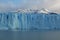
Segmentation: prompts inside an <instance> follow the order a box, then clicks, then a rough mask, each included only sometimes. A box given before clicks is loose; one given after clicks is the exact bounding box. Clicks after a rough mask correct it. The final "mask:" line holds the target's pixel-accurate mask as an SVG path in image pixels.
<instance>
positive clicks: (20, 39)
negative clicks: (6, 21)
mask: <svg viewBox="0 0 60 40" xmlns="http://www.w3.org/2000/svg"><path fill="white" fill-rule="evenodd" d="M0 40H60V31H40V32H31V31H30V32H21V31H0Z"/></svg>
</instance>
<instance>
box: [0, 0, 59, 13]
mask: <svg viewBox="0 0 60 40" xmlns="http://www.w3.org/2000/svg"><path fill="white" fill-rule="evenodd" d="M17 8H23V9H27V8H31V9H41V8H46V9H49V10H53V11H54V12H59V13H60V0H0V11H1V10H14V9H17Z"/></svg>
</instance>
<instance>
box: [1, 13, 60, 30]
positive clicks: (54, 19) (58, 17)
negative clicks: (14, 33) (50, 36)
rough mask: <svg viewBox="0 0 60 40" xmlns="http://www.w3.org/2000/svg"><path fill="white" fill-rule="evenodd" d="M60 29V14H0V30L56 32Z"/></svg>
mask: <svg viewBox="0 0 60 40" xmlns="http://www.w3.org/2000/svg"><path fill="white" fill-rule="evenodd" d="M56 29H60V14H49V13H48V14H44V13H16V12H8V13H0V30H20V31H33V30H56Z"/></svg>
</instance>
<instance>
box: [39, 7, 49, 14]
mask: <svg viewBox="0 0 60 40" xmlns="http://www.w3.org/2000/svg"><path fill="white" fill-rule="evenodd" d="M40 12H41V13H48V12H49V10H47V9H44V8H42V9H41V10H40Z"/></svg>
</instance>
